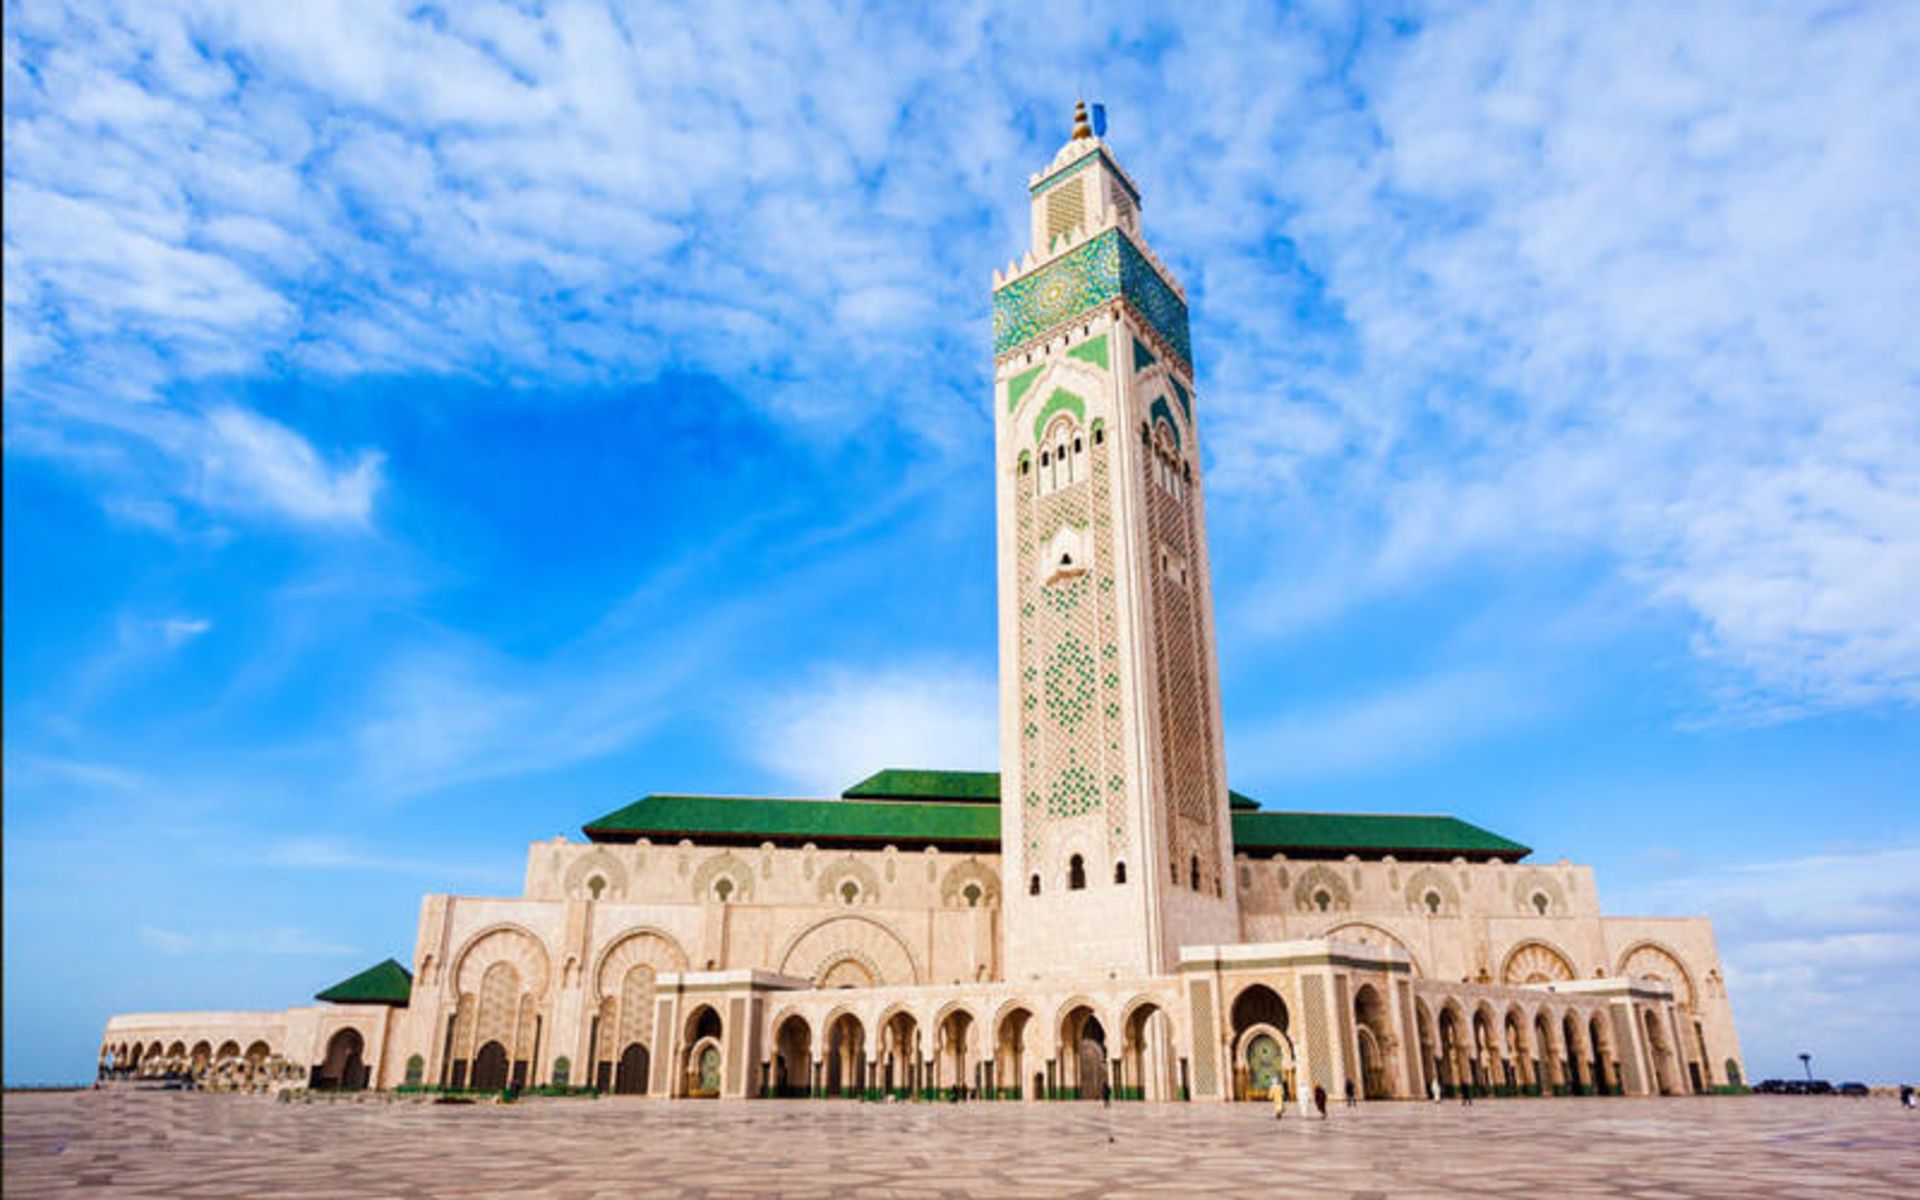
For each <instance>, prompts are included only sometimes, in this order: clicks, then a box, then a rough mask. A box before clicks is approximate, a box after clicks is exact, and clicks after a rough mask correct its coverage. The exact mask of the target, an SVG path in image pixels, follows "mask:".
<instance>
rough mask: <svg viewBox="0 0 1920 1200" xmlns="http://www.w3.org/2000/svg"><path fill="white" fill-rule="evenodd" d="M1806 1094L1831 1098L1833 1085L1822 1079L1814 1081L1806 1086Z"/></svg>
mask: <svg viewBox="0 0 1920 1200" xmlns="http://www.w3.org/2000/svg"><path fill="white" fill-rule="evenodd" d="M1807 1094H1808V1095H1809V1096H1831V1095H1833V1085H1832V1084H1831V1083H1829V1082H1827V1081H1826V1080H1824V1079H1816V1080H1814V1081H1813V1082H1812V1083H1810V1084H1808V1085H1807Z"/></svg>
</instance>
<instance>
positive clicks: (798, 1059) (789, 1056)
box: [773, 1013, 813, 1096]
mask: <svg viewBox="0 0 1920 1200" xmlns="http://www.w3.org/2000/svg"><path fill="white" fill-rule="evenodd" d="M773 1047H774V1050H773V1094H774V1095H776V1096H806V1095H809V1094H811V1093H812V1091H813V1030H811V1029H810V1028H808V1027H807V1020H806V1018H805V1017H802V1016H800V1015H799V1014H798V1013H796V1014H794V1015H793V1016H790V1017H788V1018H787V1019H786V1020H784V1021H782V1022H780V1028H779V1029H777V1030H775V1031H774V1035H773Z"/></svg>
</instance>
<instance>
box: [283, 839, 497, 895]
mask: <svg viewBox="0 0 1920 1200" xmlns="http://www.w3.org/2000/svg"><path fill="white" fill-rule="evenodd" d="M259 859H260V861H261V862H263V863H266V864H268V865H270V866H275V867H291V868H293V869H295V870H301V871H342V872H372V873H377V874H383V875H413V876H420V877H423V878H428V879H460V880H465V881H468V882H478V883H490V884H495V885H498V886H499V887H500V888H502V889H507V888H511V887H512V886H514V884H515V883H516V879H515V877H514V876H513V875H512V874H511V873H509V872H503V871H496V870H492V869H489V868H485V867H472V866H463V865H461V864H460V863H459V862H457V861H453V860H450V859H448V858H408V857H406V856H404V855H392V854H380V853H377V852H374V851H370V850H367V849H365V848H364V847H361V846H359V845H358V844H356V843H354V842H352V841H349V840H348V839H345V838H339V837H328V836H322V835H314V836H309V837H291V838H281V839H279V840H277V841H275V842H273V843H271V844H269V845H267V846H265V847H264V848H262V849H261V850H260V852H259ZM502 894H505V893H504V891H503V892H502Z"/></svg>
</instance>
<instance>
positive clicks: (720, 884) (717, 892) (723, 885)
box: [713, 876, 733, 904]
mask: <svg viewBox="0 0 1920 1200" xmlns="http://www.w3.org/2000/svg"><path fill="white" fill-rule="evenodd" d="M713 895H714V898H715V899H717V900H719V901H720V903H722V904H725V903H726V902H727V897H728V896H731V895H733V880H731V879H728V878H725V877H724V876H723V877H721V878H720V879H717V880H715V881H714V884H713Z"/></svg>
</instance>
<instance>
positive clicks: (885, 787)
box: [840, 767, 1000, 804]
mask: <svg viewBox="0 0 1920 1200" xmlns="http://www.w3.org/2000/svg"><path fill="white" fill-rule="evenodd" d="M840 797H841V799H843V800H921V801H927V800H957V801H959V802H961V803H963V804H998V803H1000V772H998V771H905V770H901V769H900V768H898V767H888V768H887V769H886V770H884V771H876V772H874V773H873V774H872V775H869V776H867V777H866V778H865V779H862V780H861V781H860V782H859V783H856V784H854V785H853V786H852V787H850V788H848V789H847V790H846V791H844V792H841V793H840Z"/></svg>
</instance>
